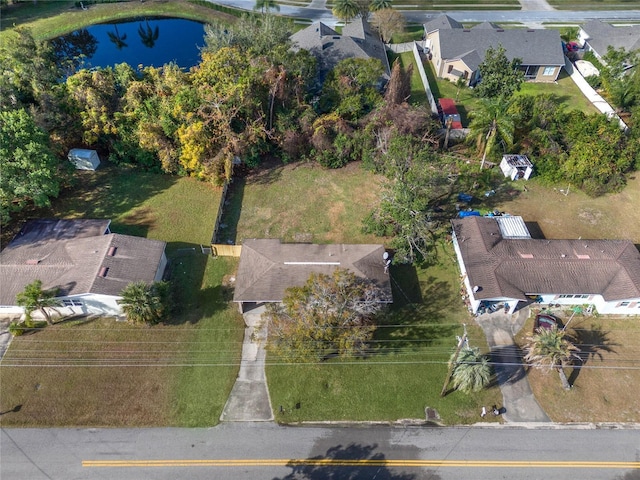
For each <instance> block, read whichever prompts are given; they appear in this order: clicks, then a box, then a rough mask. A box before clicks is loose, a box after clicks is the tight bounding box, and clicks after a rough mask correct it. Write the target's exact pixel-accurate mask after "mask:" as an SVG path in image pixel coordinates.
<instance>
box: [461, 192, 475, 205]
mask: <svg viewBox="0 0 640 480" xmlns="http://www.w3.org/2000/svg"><path fill="white" fill-rule="evenodd" d="M458 200H459V201H461V202H466V203H469V202H470V201H471V200H473V195H469V194H468V193H459V194H458Z"/></svg>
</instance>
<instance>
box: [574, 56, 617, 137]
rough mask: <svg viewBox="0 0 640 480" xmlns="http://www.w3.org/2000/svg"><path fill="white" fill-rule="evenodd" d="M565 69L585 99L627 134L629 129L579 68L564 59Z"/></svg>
mask: <svg viewBox="0 0 640 480" xmlns="http://www.w3.org/2000/svg"><path fill="white" fill-rule="evenodd" d="M564 68H565V69H566V70H567V73H568V74H569V75H570V76H571V80H573V83H575V84H576V85H577V87H578V88H579V89H580V90H581V91H582V93H583V94H584V96H585V97H587V99H588V100H589V101H590V102H591V103H592V104H593V106H594V107H596V108H597V109H598V110H600V111H601V112H602V113H604V114H605V115H606V116H607V117H609V118H615V119H616V120H617V121H618V123H619V124H620V128H621V129H622V130H624V131H625V132H626V131H627V130H628V129H629V127H628V126H627V124H626V123H624V121H623V120H622V119H621V118H620V117H619V116H618V114H616V112H615V110H614V109H613V108H612V107H611V105H609V104H608V103H607V101H606V100H605V99H604V98H602V97H601V96H600V95H599V94H598V92H596V91H595V90H594V89H593V88H592V87H591V85H589V84H588V83H587V81H586V80H585V79H584V77H583V76H582V74H581V73H580V72H579V71H578V69H577V68H573V64H572V63H571V61H570V60H569V59H568V58H567V57H564Z"/></svg>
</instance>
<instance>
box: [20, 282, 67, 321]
mask: <svg viewBox="0 0 640 480" xmlns="http://www.w3.org/2000/svg"><path fill="white" fill-rule="evenodd" d="M56 295H57V291H56V290H42V281H41V280H34V281H33V282H31V283H30V284H28V285H27V286H26V287H24V290H23V291H22V292H20V293H18V295H16V303H17V304H18V305H19V306H20V307H23V308H24V310H25V313H26V315H27V318H28V319H30V318H31V314H32V313H33V312H34V311H35V310H38V311H39V312H40V313H42V315H43V316H44V318H45V320H46V321H47V323H48V324H49V325H52V324H53V320H52V318H51V313H50V312H49V310H48V309H50V308H55V307H59V306H60V301H59V300H58V299H57V298H55V297H56Z"/></svg>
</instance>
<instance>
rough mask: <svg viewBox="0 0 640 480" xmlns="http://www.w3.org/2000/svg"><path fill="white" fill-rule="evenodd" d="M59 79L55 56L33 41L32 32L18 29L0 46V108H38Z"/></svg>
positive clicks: (43, 44) (4, 37)
mask: <svg viewBox="0 0 640 480" xmlns="http://www.w3.org/2000/svg"><path fill="white" fill-rule="evenodd" d="M60 76H61V70H60V69H59V68H58V65H57V63H56V56H55V52H54V51H53V49H52V48H51V46H50V45H49V44H48V43H46V42H39V41H36V40H35V39H34V38H33V35H32V34H31V30H29V29H28V28H25V27H17V28H15V29H14V30H13V31H12V32H7V33H6V35H3V39H2V42H0V108H1V109H3V110H6V109H13V108H21V107H27V106H30V105H33V104H37V103H38V102H39V101H40V98H41V97H42V96H43V95H45V94H46V93H47V92H48V91H49V90H50V89H51V88H52V87H53V86H54V85H56V84H57V82H58V79H59V78H60Z"/></svg>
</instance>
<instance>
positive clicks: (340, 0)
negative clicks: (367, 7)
mask: <svg viewBox="0 0 640 480" xmlns="http://www.w3.org/2000/svg"><path fill="white" fill-rule="evenodd" d="M331 11H332V12H333V14H334V15H335V16H336V17H337V18H339V19H340V20H344V21H345V22H349V21H351V20H353V19H354V18H356V17H357V16H358V15H359V14H360V7H359V5H358V4H357V3H356V1H355V0H336V2H335V3H334V4H333V9H332V10H331Z"/></svg>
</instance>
